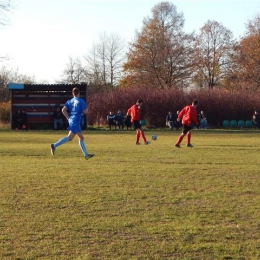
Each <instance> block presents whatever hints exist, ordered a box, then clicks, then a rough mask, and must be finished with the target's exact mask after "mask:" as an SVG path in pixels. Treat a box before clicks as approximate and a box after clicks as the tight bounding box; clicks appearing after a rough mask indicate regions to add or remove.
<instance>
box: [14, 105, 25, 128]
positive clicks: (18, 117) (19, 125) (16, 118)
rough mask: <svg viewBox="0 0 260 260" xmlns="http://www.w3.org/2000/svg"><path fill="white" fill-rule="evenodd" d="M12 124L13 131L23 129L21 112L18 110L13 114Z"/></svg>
mask: <svg viewBox="0 0 260 260" xmlns="http://www.w3.org/2000/svg"><path fill="white" fill-rule="evenodd" d="M13 123H14V129H15V130H19V129H22V128H23V125H22V112H21V110H19V109H18V110H17V111H15V113H14V115H13Z"/></svg>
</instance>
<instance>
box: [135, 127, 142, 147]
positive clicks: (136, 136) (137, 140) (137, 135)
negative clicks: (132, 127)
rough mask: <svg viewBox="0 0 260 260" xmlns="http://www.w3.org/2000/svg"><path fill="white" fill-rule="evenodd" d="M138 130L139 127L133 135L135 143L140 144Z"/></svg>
mask: <svg viewBox="0 0 260 260" xmlns="http://www.w3.org/2000/svg"><path fill="white" fill-rule="evenodd" d="M140 135H141V134H140V131H139V129H136V135H135V143H136V144H140V143H139V140H140Z"/></svg>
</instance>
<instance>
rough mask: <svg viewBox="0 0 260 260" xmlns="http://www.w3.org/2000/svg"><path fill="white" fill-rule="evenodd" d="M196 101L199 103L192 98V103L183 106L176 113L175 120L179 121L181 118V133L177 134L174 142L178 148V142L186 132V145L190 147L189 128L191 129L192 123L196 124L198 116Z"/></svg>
mask: <svg viewBox="0 0 260 260" xmlns="http://www.w3.org/2000/svg"><path fill="white" fill-rule="evenodd" d="M198 103H199V102H198V100H197V99H194V100H193V101H192V104H191V105H188V106H186V107H184V108H183V109H182V110H181V112H180V113H179V115H178V118H177V121H178V122H180V121H181V120H182V133H181V135H180V136H179V138H178V141H177V143H176V144H175V146H176V147H177V148H180V143H181V141H182V139H183V137H184V136H185V135H186V134H187V145H186V146H187V147H192V144H191V143H190V139H191V130H192V124H195V125H198V116H197V111H196V107H197V105H198Z"/></svg>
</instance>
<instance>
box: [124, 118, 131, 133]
mask: <svg viewBox="0 0 260 260" xmlns="http://www.w3.org/2000/svg"><path fill="white" fill-rule="evenodd" d="M124 126H126V129H127V130H128V129H129V128H131V127H132V123H131V116H129V115H126V116H125V117H124Z"/></svg>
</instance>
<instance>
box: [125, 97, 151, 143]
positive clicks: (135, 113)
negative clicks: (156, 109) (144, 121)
mask: <svg viewBox="0 0 260 260" xmlns="http://www.w3.org/2000/svg"><path fill="white" fill-rule="evenodd" d="M142 105H143V100H142V99H138V100H137V101H136V103H135V104H134V105H132V106H131V107H130V108H129V109H128V110H127V116H128V115H129V116H131V122H132V123H133V125H134V129H135V130H136V138H135V143H136V144H137V145H140V143H139V139H140V136H142V139H143V141H144V144H150V142H149V141H147V140H146V137H145V134H144V130H143V128H142V126H141V124H140V109H141V107H142Z"/></svg>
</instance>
